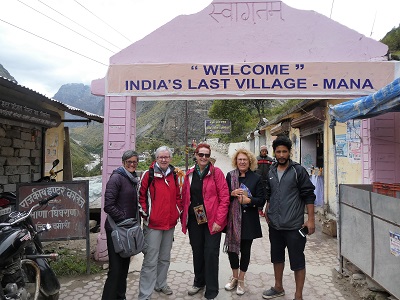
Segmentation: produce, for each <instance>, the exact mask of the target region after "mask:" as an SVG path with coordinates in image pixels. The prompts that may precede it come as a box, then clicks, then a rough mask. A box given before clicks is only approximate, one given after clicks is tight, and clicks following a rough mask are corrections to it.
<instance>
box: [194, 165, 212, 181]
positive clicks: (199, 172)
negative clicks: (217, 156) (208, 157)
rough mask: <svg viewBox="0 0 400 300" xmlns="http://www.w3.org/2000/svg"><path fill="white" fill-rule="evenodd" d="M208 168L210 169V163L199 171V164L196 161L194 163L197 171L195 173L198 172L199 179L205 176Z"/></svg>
mask: <svg viewBox="0 0 400 300" xmlns="http://www.w3.org/2000/svg"><path fill="white" fill-rule="evenodd" d="M209 169H210V163H208V165H207V166H206V167H205V168H204V170H203V172H201V171H200V167H199V165H198V164H197V163H196V164H195V171H196V172H197V174H199V176H200V179H203V178H204V177H206V175H207V174H208V170H209Z"/></svg>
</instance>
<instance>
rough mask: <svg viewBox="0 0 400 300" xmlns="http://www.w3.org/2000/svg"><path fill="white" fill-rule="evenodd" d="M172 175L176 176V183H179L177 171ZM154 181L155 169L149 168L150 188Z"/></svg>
mask: <svg viewBox="0 0 400 300" xmlns="http://www.w3.org/2000/svg"><path fill="white" fill-rule="evenodd" d="M172 173H173V174H174V180H175V183H177V182H178V176H177V175H176V172H175V171H174V172H172ZM153 179H154V169H153V168H149V185H148V186H150V184H151V182H152V181H153Z"/></svg>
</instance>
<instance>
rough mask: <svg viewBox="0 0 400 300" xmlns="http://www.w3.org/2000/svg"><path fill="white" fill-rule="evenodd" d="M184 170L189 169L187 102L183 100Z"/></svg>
mask: <svg viewBox="0 0 400 300" xmlns="http://www.w3.org/2000/svg"><path fill="white" fill-rule="evenodd" d="M185 150H186V151H185V170H186V171H187V170H188V168H189V153H188V150H189V148H188V100H185Z"/></svg>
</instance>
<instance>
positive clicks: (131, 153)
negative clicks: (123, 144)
mask: <svg viewBox="0 0 400 300" xmlns="http://www.w3.org/2000/svg"><path fill="white" fill-rule="evenodd" d="M134 156H135V157H137V158H138V160H139V155H138V154H137V152H136V151H134V150H126V151H125V152H124V154H122V161H126V160H128V159H130V158H131V157H134Z"/></svg>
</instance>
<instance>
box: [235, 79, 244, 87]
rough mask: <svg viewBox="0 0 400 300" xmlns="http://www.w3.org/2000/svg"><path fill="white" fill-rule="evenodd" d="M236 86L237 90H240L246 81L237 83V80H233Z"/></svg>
mask: <svg viewBox="0 0 400 300" xmlns="http://www.w3.org/2000/svg"><path fill="white" fill-rule="evenodd" d="M235 82H236V85H237V86H238V88H239V89H242V88H243V86H244V83H245V82H246V79H242V82H239V79H237V78H236V79H235Z"/></svg>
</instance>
